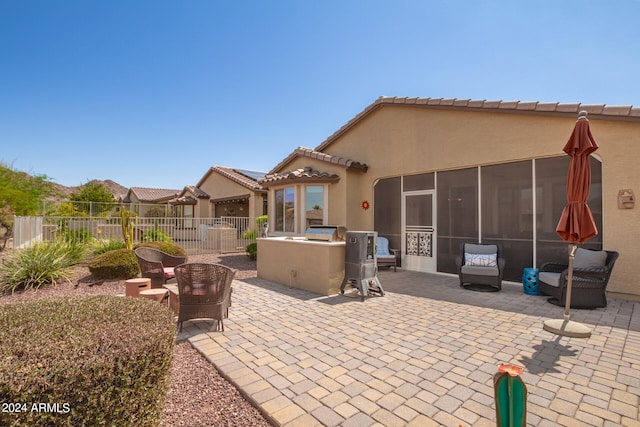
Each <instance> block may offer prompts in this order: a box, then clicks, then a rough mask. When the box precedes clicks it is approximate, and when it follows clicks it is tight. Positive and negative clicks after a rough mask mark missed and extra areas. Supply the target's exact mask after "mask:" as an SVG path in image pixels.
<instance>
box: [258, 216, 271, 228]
mask: <svg viewBox="0 0 640 427" xmlns="http://www.w3.org/2000/svg"><path fill="white" fill-rule="evenodd" d="M267 221H269V215H260V216H259V217H256V225H257V226H258V228H260V229H261V228H262V226H263V225H264V223H265V222H267Z"/></svg>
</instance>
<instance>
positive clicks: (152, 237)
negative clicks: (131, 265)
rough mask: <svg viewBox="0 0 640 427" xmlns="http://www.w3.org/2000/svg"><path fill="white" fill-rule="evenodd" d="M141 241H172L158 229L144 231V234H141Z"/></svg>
mask: <svg viewBox="0 0 640 427" xmlns="http://www.w3.org/2000/svg"><path fill="white" fill-rule="evenodd" d="M142 241H143V242H168V243H172V242H173V239H172V238H171V237H170V236H169V235H167V233H165V232H164V231H162V230H160V229H159V228H154V229H153V230H149V231H145V232H144V233H142Z"/></svg>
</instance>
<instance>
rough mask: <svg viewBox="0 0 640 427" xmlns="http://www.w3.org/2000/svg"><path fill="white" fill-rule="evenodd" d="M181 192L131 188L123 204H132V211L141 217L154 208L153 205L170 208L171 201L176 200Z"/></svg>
mask: <svg viewBox="0 0 640 427" xmlns="http://www.w3.org/2000/svg"><path fill="white" fill-rule="evenodd" d="M178 193H180V190H169V189H165V188H145V187H131V188H130V189H129V191H127V194H126V195H125V197H124V198H123V199H122V202H123V203H131V209H132V210H133V211H134V212H136V213H137V214H138V215H140V216H145V213H146V212H147V211H148V210H149V209H151V208H152V207H153V205H165V206H167V207H169V201H170V200H171V199H173V198H175V197H176V196H177V195H178Z"/></svg>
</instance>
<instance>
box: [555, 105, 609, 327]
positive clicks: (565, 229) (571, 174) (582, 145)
mask: <svg viewBox="0 0 640 427" xmlns="http://www.w3.org/2000/svg"><path fill="white" fill-rule="evenodd" d="M597 149H598V144H597V142H596V140H595V138H594V137H593V135H592V134H591V130H590V129H589V120H587V112H586V111H581V112H580V114H579V117H578V121H577V122H576V125H575V127H574V129H573V133H572V134H571V137H570V138H569V141H567V143H566V144H565V146H564V149H563V151H564V152H565V153H567V155H568V156H569V157H571V160H570V162H569V171H568V173H567V204H566V206H565V207H564V209H563V211H562V215H561V216H560V221H558V226H557V227H556V233H558V235H559V236H560V237H561V238H562V240H564V241H565V242H569V243H570V245H569V266H568V270H569V271H568V277H567V296H566V301H565V308H564V319H561V320H548V321H546V322H545V324H544V329H545V330H547V331H549V332H552V333H556V334H558V335H566V336H572V337H583V338H586V337H589V336H590V335H591V331H590V330H589V329H588V328H587V327H586V326H584V325H581V324H579V323H576V322H572V321H571V320H570V308H571V286H572V282H573V260H574V258H575V253H576V249H577V247H578V246H577V244H578V243H584V242H585V241H586V240H588V239H590V238H592V237H594V236H596V235H597V234H598V229H597V227H596V223H595V221H594V220H593V215H592V214H591V209H589V205H587V198H588V197H589V187H590V186H591V162H590V155H591V153H593V152H594V151H596V150H597Z"/></svg>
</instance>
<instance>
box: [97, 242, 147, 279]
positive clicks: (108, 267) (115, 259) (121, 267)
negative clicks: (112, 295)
mask: <svg viewBox="0 0 640 427" xmlns="http://www.w3.org/2000/svg"><path fill="white" fill-rule="evenodd" d="M88 266H89V271H90V272H91V274H93V276H94V277H95V278H97V279H129V278H131V277H135V276H137V275H138V273H140V265H139V264H138V258H136V254H135V253H134V252H133V251H132V250H130V249H116V250H113V251H109V252H105V253H103V254H100V255H98V256H97V257H95V258H94V259H92V260H91V261H90V262H89V265H88Z"/></svg>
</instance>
